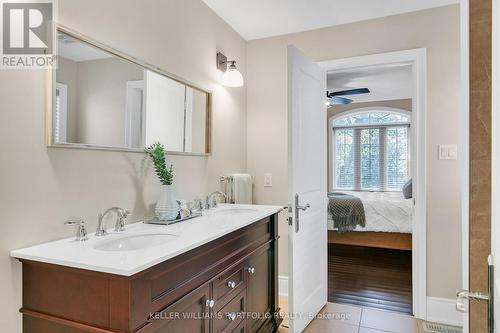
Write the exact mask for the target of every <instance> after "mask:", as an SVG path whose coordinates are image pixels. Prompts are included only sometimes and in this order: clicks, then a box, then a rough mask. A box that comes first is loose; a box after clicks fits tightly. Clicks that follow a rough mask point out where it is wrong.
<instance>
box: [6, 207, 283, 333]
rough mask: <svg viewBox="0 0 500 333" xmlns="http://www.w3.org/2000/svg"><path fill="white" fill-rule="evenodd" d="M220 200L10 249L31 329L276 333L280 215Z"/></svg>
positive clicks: (42, 332)
mask: <svg viewBox="0 0 500 333" xmlns="http://www.w3.org/2000/svg"><path fill="white" fill-rule="evenodd" d="M280 210H281V207H274V206H235V205H231V206H229V205H228V206H221V207H219V208H216V209H213V210H211V211H209V212H208V213H206V214H204V216H202V217H199V218H195V219H192V220H190V221H186V222H183V223H179V224H175V225H170V226H153V225H146V224H143V223H137V224H133V225H129V226H127V229H126V231H125V232H122V233H116V234H113V233H112V232H111V231H110V232H111V234H110V235H108V236H103V237H96V236H94V235H91V236H90V239H89V240H87V241H84V242H76V241H75V240H74V238H72V239H64V240H60V241H56V242H51V243H46V244H41V245H37V246H33V247H30V248H26V249H21V250H16V251H12V253H11V255H12V256H13V257H15V258H18V259H19V260H20V261H21V262H22V265H23V307H22V308H21V310H20V311H21V312H22V314H23V326H24V329H23V330H24V332H25V333H35V332H36V333H49V332H50V333H63V332H64V333H80V332H94V333H98V332H99V333H104V332H110V333H111V332H137V333H139V332H140V333H146V332H147V333H166V332H189V333H195V332H205V333H208V332H214V333H215V332H217V333H219V332H228V333H229V332H237V333H242V332H274V331H276V329H277V327H278V326H279V323H280V322H281V319H280V318H279V315H278V311H279V309H278V276H277V269H278V264H277V240H278V232H277V231H278V230H277V228H278V212H279V211H280Z"/></svg>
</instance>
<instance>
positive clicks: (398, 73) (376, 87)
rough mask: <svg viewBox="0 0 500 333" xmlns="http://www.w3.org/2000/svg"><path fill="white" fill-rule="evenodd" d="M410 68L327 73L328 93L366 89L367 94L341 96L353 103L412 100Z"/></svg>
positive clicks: (379, 68)
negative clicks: (368, 91) (367, 90)
mask: <svg viewBox="0 0 500 333" xmlns="http://www.w3.org/2000/svg"><path fill="white" fill-rule="evenodd" d="M412 77H413V76H412V70H411V66H390V67H375V68H364V69H356V70H350V71H342V72H332V73H328V91H330V92H332V91H342V90H347V89H354V88H368V89H370V93H369V94H363V95H350V96H341V97H345V98H349V99H352V100H353V101H354V103H362V102H376V101H387V100H393V99H406V98H412V95H413V83H412V81H413V80H412Z"/></svg>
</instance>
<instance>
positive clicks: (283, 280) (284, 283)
mask: <svg viewBox="0 0 500 333" xmlns="http://www.w3.org/2000/svg"><path fill="white" fill-rule="evenodd" d="M278 294H279V295H280V296H283V297H288V276H284V275H279V276H278Z"/></svg>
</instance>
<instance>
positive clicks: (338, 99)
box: [331, 96, 352, 105]
mask: <svg viewBox="0 0 500 333" xmlns="http://www.w3.org/2000/svg"><path fill="white" fill-rule="evenodd" d="M331 99H332V102H333V104H344V105H347V104H351V103H352V99H349V98H344V97H338V96H332V97H331Z"/></svg>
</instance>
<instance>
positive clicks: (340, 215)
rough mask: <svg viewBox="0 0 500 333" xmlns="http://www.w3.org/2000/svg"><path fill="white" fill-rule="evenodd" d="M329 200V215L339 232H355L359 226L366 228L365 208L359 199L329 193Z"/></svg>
mask: <svg viewBox="0 0 500 333" xmlns="http://www.w3.org/2000/svg"><path fill="white" fill-rule="evenodd" d="M328 199H329V200H328V214H329V215H330V218H331V219H332V220H333V221H334V227H335V228H336V229H337V230H338V231H339V232H348V231H353V230H354V229H356V227H357V226H358V225H359V226H360V227H364V226H365V224H366V218H365V208H364V207H363V202H361V200H360V199H359V198H357V197H355V196H353V195H349V194H345V193H340V192H331V193H328Z"/></svg>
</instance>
